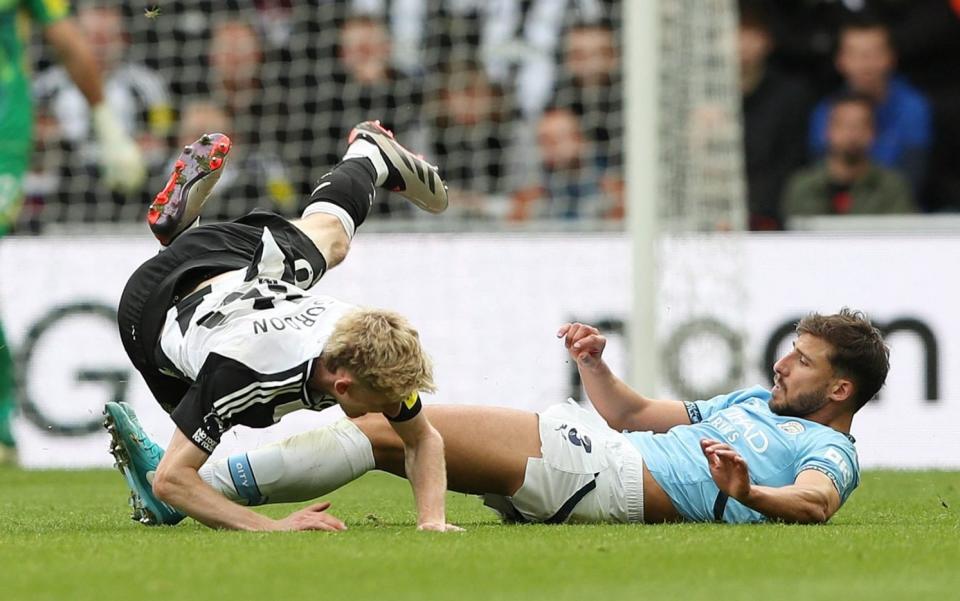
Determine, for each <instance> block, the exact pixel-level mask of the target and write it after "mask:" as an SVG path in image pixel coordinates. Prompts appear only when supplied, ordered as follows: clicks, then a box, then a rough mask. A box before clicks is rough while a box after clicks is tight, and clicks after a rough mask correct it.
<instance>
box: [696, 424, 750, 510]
mask: <svg viewBox="0 0 960 601" xmlns="http://www.w3.org/2000/svg"><path fill="white" fill-rule="evenodd" d="M700 449H701V450H702V451H703V456H704V457H706V458H707V465H709V466H710V475H711V476H712V477H713V481H714V482H716V483H717V488H719V489H720V490H721V491H722V492H724V493H726V494H727V495H729V496H731V497H733V498H734V499H744V498H746V497H747V495H749V494H750V472H749V471H748V470H747V462H746V460H744V458H743V457H741V456H740V454H739V453H737V452H736V451H734V450H733V447H731V446H730V445H728V444H726V443H723V442H720V441H719V440H711V439H709V438H704V439H702V440H701V441H700Z"/></svg>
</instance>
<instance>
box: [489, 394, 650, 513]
mask: <svg viewBox="0 0 960 601" xmlns="http://www.w3.org/2000/svg"><path fill="white" fill-rule="evenodd" d="M540 453H541V455H542V457H531V458H530V459H528V460H527V470H526V475H525V476H524V480H523V486H521V487H520V490H518V491H517V492H516V494H514V495H513V496H512V497H504V496H501V495H485V496H484V504H485V505H487V506H488V507H491V508H492V509H494V511H496V512H498V513H499V514H500V515H501V516H502V517H504V518H505V519H508V520H514V521H522V522H543V523H563V522H570V523H578V522H579V523H597V522H620V523H623V522H642V521H643V459H642V458H641V456H640V453H639V451H638V450H637V449H636V447H634V446H633V445H632V444H630V442H629V441H628V440H627V439H626V437H625V436H624V435H623V434H621V433H620V432H617V431H616V430H614V429H612V428H610V426H608V425H607V424H606V422H604V421H603V418H601V417H600V416H599V415H597V414H596V413H593V412H590V411H587V410H586V409H584V408H582V407H580V406H579V405H578V404H577V403H576V402H574V401H573V400H572V399H571V400H568V401H567V402H566V403H560V404H558V405H554V406H552V407H550V408H549V409H547V410H546V411H544V412H542V413H540Z"/></svg>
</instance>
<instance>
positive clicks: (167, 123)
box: [20, 0, 960, 231]
mask: <svg viewBox="0 0 960 601" xmlns="http://www.w3.org/2000/svg"><path fill="white" fill-rule="evenodd" d="M148 4H149V3H148ZM158 4H159V5H160V7H161V9H160V13H159V14H148V15H145V14H144V13H143V8H144V3H142V2H134V1H132V0H127V1H125V2H124V1H120V0H117V1H108V0H101V1H83V0H78V1H76V2H75V5H76V11H75V13H76V19H77V21H78V23H79V24H80V26H81V27H82V28H83V30H84V31H85V32H86V34H87V36H88V37H89V39H90V40H91V41H92V43H93V46H94V49H95V51H96V54H97V59H98V61H99V63H100V67H101V69H102V70H103V71H104V74H105V78H104V79H105V91H106V98H107V102H109V103H110V106H111V108H112V109H113V110H114V112H115V113H116V114H117V115H118V116H119V117H120V119H121V121H122V122H123V124H124V126H125V127H126V128H127V129H128V131H129V132H130V133H131V135H133V136H134V137H135V139H136V140H137V142H138V144H139V145H140V147H141V150H142V151H143V154H144V157H145V161H146V162H147V164H148V168H149V171H150V174H151V177H150V179H149V181H148V183H147V184H146V185H145V186H144V189H143V191H142V192H141V193H140V194H134V195H120V194H118V193H115V192H111V191H110V190H109V189H107V187H106V186H103V185H102V184H101V183H100V182H99V181H98V180H99V178H100V175H99V173H98V168H97V162H96V160H95V156H96V148H95V142H94V141H93V137H92V136H91V133H90V128H89V126H88V124H89V117H88V115H87V114H86V112H85V111H87V107H86V104H85V102H84V101H83V98H82V96H81V95H80V94H79V91H77V90H76V88H75V87H74V86H73V84H72V82H71V81H70V79H69V78H68V77H67V76H66V74H65V73H64V71H63V70H62V68H60V67H58V66H57V62H56V61H55V60H52V57H50V56H49V55H48V54H45V52H46V51H45V50H44V49H43V48H42V47H40V46H38V47H37V52H36V53H35V56H34V58H35V59H36V63H37V64H36V70H35V71H36V75H35V78H34V84H33V87H34V95H35V108H36V114H37V127H36V144H37V150H38V152H36V153H35V155H34V159H33V164H32V167H31V171H30V175H29V177H28V179H27V181H26V185H25V189H26V196H27V200H26V205H25V211H24V212H23V215H22V218H21V219H22V223H21V225H20V228H21V231H22V230H30V229H31V228H34V229H39V228H40V227H41V226H42V224H43V223H46V222H50V221H71V222H73V221H110V220H114V221H117V220H119V221H130V220H135V219H139V218H140V217H141V216H142V214H143V212H144V211H145V206H146V203H147V202H148V199H149V198H150V196H151V192H153V191H155V190H157V189H159V188H160V187H161V186H162V181H163V180H164V176H165V174H166V173H167V172H168V169H169V165H170V163H171V161H172V160H173V157H174V156H175V155H176V154H177V152H178V149H179V148H180V146H181V145H183V144H187V143H189V142H190V141H192V140H193V139H195V138H196V137H198V136H199V135H200V134H201V133H203V132H205V131H222V132H225V133H227V134H229V135H230V136H231V137H232V138H233V139H234V141H235V143H236V144H235V147H234V150H233V151H232V154H231V165H230V167H229V168H228V169H227V170H226V172H225V174H224V176H223V178H222V179H221V180H220V183H219V184H218V187H217V191H216V194H217V196H218V198H219V199H218V201H217V202H216V203H214V205H212V207H215V208H213V210H212V211H211V212H210V213H211V215H212V216H214V217H217V218H231V217H235V216H238V215H241V214H243V213H244V212H246V211H248V210H250V209H251V208H253V207H254V206H260V207H264V208H269V209H273V210H276V211H279V212H282V213H285V214H289V215H293V214H296V213H297V212H298V211H299V210H300V209H301V208H302V203H303V202H304V200H305V199H306V198H307V197H308V195H309V192H310V189H311V187H312V185H313V184H314V182H315V181H316V180H317V179H319V177H320V176H321V175H322V174H323V173H324V170H325V169H326V168H327V167H329V166H330V165H332V164H334V163H335V162H336V161H337V160H338V158H339V156H340V154H341V153H342V152H343V149H344V147H345V140H346V135H347V133H348V132H349V129H350V127H351V126H352V125H353V124H355V123H356V122H359V121H362V120H366V119H370V118H378V119H380V120H381V121H382V122H383V123H384V125H385V126H387V127H389V128H391V129H393V130H394V131H395V132H396V133H397V136H398V137H399V138H401V140H402V141H404V142H405V143H407V144H408V145H409V146H411V147H414V148H417V149H423V151H424V155H425V157H426V158H427V159H428V160H430V161H432V162H434V163H437V164H438V165H439V166H440V167H441V169H442V173H443V174H444V175H445V177H446V178H447V180H448V183H449V185H450V191H451V209H450V213H451V215H453V216H454V217H457V218H469V219H476V220H491V221H493V220H499V221H526V220H535V219H543V218H558V219H591V220H598V219H599V220H617V219H621V218H622V216H623V214H624V185H623V174H622V164H623V160H622V154H623V141H624V130H623V95H622V71H623V68H624V65H623V63H622V53H621V46H622V39H621V23H622V19H621V10H622V0H339V1H334V0H244V1H239V0H176V1H168V2H163V3H158ZM739 6H740V11H739V15H740V20H739V46H738V48H739V53H740V71H741V81H740V86H741V92H742V95H743V105H742V108H743V113H742V114H743V130H744V149H745V163H746V175H747V188H748V197H749V212H750V227H751V228H752V229H759V230H766V229H780V228H782V227H783V226H784V224H785V223H786V220H787V219H788V218H789V217H791V216H795V215H816V214H877V213H909V212H940V211H960V75H958V74H960V0H910V1H907V0H766V1H764V0H741V1H740V2H739ZM375 202H376V204H375V211H374V214H375V216H374V217H373V218H379V219H392V218H398V219H408V218H417V217H418V215H417V213H416V212H414V211H412V210H411V209H410V208H409V206H408V204H407V203H404V202H399V201H397V200H396V199H394V198H391V197H390V195H389V194H387V193H383V194H382V195H381V197H380V198H378V199H377V200H376V201H375Z"/></svg>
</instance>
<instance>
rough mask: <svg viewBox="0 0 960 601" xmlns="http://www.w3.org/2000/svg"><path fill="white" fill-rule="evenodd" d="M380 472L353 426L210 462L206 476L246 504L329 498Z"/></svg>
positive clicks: (331, 427) (343, 424)
mask: <svg viewBox="0 0 960 601" xmlns="http://www.w3.org/2000/svg"><path fill="white" fill-rule="evenodd" d="M373 468H374V462H373V447H372V446H371V445H370V440H369V439H367V437H366V436H364V434H363V432H361V431H360V428H358V427H357V426H356V425H354V423H353V422H351V421H350V420H348V419H342V420H340V421H338V422H336V423H334V424H331V425H329V426H325V427H323V428H318V429H316V430H311V431H309V432H304V433H303V434H298V435H296V436H291V437H290V438H287V439H285V440H282V441H280V442H278V443H275V444H271V445H268V446H265V447H263V448H260V449H257V450H255V451H251V452H249V453H242V454H238V455H232V456H230V457H229V458H227V459H220V460H219V461H212V462H208V463H207V464H206V465H205V466H203V467H202V468H201V469H200V477H201V478H203V480H204V482H206V483H207V484H209V485H210V486H212V487H213V489H214V490H216V491H218V492H219V493H221V494H222V495H223V496H225V497H227V498H228V499H230V500H231V501H234V502H236V503H239V504H241V505H261V504H263V503H292V502H299V501H308V500H311V499H316V498H317V497H319V496H322V495H325V494H327V493H328V492H330V491H332V490H336V489H338V488H340V487H341V486H343V485H344V484H347V483H349V482H352V481H353V480H356V479H357V478H359V477H360V476H362V475H363V474H365V473H367V472H368V471H370V470H372V469H373Z"/></svg>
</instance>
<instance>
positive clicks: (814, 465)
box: [797, 442, 860, 504]
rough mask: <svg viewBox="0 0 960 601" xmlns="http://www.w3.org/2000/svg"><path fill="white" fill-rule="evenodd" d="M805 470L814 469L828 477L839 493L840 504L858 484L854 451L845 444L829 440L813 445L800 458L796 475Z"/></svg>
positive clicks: (858, 475) (857, 468) (857, 466)
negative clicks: (829, 441) (828, 441)
mask: <svg viewBox="0 0 960 601" xmlns="http://www.w3.org/2000/svg"><path fill="white" fill-rule="evenodd" d="M806 470H816V471H818V472H820V473H822V474H825V475H826V476H827V477H828V478H830V481H831V482H833V485H834V487H836V489H837V492H838V493H839V494H840V503H841V504H843V503H844V502H846V500H847V499H848V498H849V497H850V494H851V493H853V491H854V489H856V488H857V486H858V485H859V484H860V466H859V464H858V462H857V456H856V451H853V450H852V449H851V448H847V445H840V444H836V443H832V442H831V443H826V444H820V445H817V446H815V447H814V448H813V449H811V450H810V451H808V452H807V453H805V454H804V456H803V457H802V458H801V459H800V462H799V464H798V468H797V475H799V474H800V472H804V471H806Z"/></svg>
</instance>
